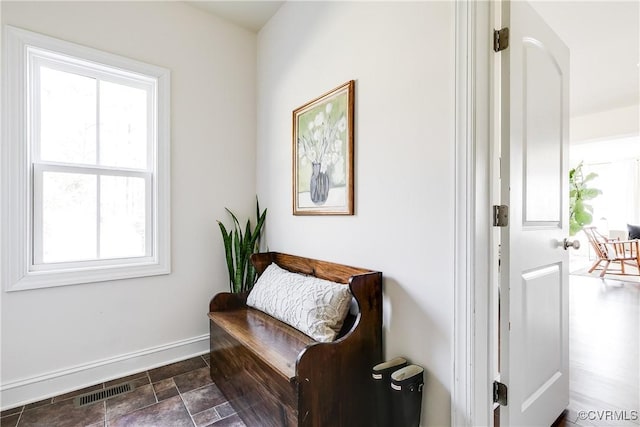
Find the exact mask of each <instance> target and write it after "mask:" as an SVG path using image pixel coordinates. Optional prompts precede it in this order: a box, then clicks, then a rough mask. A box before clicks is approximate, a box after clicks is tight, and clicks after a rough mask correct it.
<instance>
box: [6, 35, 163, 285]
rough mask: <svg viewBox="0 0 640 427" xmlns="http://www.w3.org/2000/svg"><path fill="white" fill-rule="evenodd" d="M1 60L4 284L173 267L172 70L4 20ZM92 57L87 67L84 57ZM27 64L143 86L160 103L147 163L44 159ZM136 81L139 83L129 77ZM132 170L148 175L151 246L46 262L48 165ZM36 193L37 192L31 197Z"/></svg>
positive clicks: (131, 274) (87, 279) (95, 278)
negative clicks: (132, 252)
mask: <svg viewBox="0 0 640 427" xmlns="http://www.w3.org/2000/svg"><path fill="white" fill-rule="evenodd" d="M3 30H4V34H3V44H4V46H3V64H2V71H3V72H2V106H3V108H2V111H3V116H2V122H3V127H2V130H3V133H2V144H1V147H0V166H1V167H2V172H1V175H0V180H1V182H0V189H1V190H2V199H1V204H2V206H1V209H0V216H1V221H0V233H1V235H2V244H1V249H0V250H1V254H0V256H1V260H2V268H1V273H2V280H3V282H4V288H5V290H6V291H19V290H26V289H36V288H46V287H52V286H63V285H73V284H80V283H91V282H101V281H110V280H117V279H128V278H135V277H143V276H153V275H160V274H169V273H170V272H171V260H170V218H169V215H170V202H169V196H170V195H169V189H170V179H169V178H170V177H169V173H170V158H169V156H170V147H169V138H170V130H169V120H170V116H169V102H170V101H169V95H170V72H169V70H167V69H165V68H161V67H157V66H155V65H150V64H145V63H142V62H139V61H135V60H132V59H128V58H124V57H121V56H117V55H113V54H109V53H106V52H102V51H98V50H95V49H91V48H88V47H85V46H81V45H77V44H74V43H69V42H66V41H62V40H58V39H55V38H52V37H48V36H44V35H41V34H37V33H33V32H30V31H26V30H23V29H19V28H15V27H11V26H8V25H6V26H4V29H3ZM87 62H89V63H90V66H89V67H87V66H84V65H83V64H87ZM30 63H34V64H35V63H46V64H47V66H48V67H49V66H51V68H55V69H58V70H63V71H64V70H72V69H74V67H79V69H82V74H83V75H88V73H89V74H92V73H93V75H94V76H96V77H99V78H100V79H102V80H105V81H111V82H117V81H122V82H126V84H127V85H129V86H133V85H142V86H144V87H145V89H146V90H147V92H148V93H149V97H150V103H149V104H150V105H152V106H153V105H154V104H155V105H156V107H157V108H156V109H155V111H153V112H152V114H150V117H151V118H150V121H151V123H150V126H149V128H150V129H151V130H152V135H150V138H151V139H152V143H151V144H150V146H151V148H152V149H151V150H148V154H147V156H148V157H147V168H146V169H144V170H142V169H140V170H138V169H130V170H126V171H124V172H123V169H125V168H110V167H106V166H96V165H86V167H85V165H80V166H79V165H77V164H74V165H65V164H64V163H59V162H43V161H41V159H39V158H37V153H39V150H34V149H33V144H34V142H35V141H37V140H38V138H33V135H34V132H35V131H36V126H34V124H33V123H30V120H29V117H30V108H31V103H32V102H33V100H32V99H31V98H30V96H31V95H30V94H31V93H32V91H33V89H34V88H33V87H31V84H32V82H34V81H37V79H33V78H30V75H29V73H30V65H29V64H30ZM132 82H135V83H132ZM82 170H84V171H85V173H91V174H93V175H98V176H135V177H142V178H144V180H145V188H146V195H147V203H146V205H147V206H148V207H150V208H151V209H150V212H147V215H146V217H147V219H146V221H147V224H146V230H147V233H146V236H145V238H146V245H145V247H146V250H147V253H146V254H145V256H142V257H131V258H118V259H99V260H94V261H78V262H65V263H50V264H43V263H41V262H39V261H41V260H39V259H37V257H38V255H37V253H39V252H38V245H41V239H40V240H39V239H37V238H34V234H35V233H37V232H39V231H38V230H37V229H36V230H35V232H34V227H36V228H37V227H38V224H39V221H38V218H37V215H39V214H40V212H41V207H39V206H38V203H34V199H35V200H38V199H37V195H38V194H39V192H40V191H41V188H40V186H39V185H38V183H39V182H41V177H42V173H43V172H45V171H59V172H71V171H73V172H74V173H78V172H80V173H82ZM34 193H35V197H34Z"/></svg>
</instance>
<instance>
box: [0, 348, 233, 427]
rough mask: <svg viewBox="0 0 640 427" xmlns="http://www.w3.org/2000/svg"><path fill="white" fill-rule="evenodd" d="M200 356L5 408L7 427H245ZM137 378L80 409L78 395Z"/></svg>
mask: <svg viewBox="0 0 640 427" xmlns="http://www.w3.org/2000/svg"><path fill="white" fill-rule="evenodd" d="M208 362H209V356H208V355H204V356H198V357H194V358H192V359H188V360H185V361H182V362H177V363H173V364H171V365H167V366H162V367H160V368H156V369H152V370H149V371H145V372H140V373H139V374H135V375H130V376H128V377H125V378H121V379H118V380H114V381H109V382H106V383H101V384H96V385H95V386H92V387H87V388H85V389H82V390H78V391H75V392H72V393H66V394H63V395H60V396H56V397H54V398H51V399H46V400H43V401H40V402H36V403H32V404H29V405H26V406H21V407H18V408H15V409H9V410H6V411H3V412H2V414H1V418H0V426H2V427H16V426H17V427H29V426H38V427H67V426H73V427H76V426H88V427H120V426H127V427H130V426H139V427H142V426H145V427H146V426H148V427H181V426H191V427H193V426H197V427H201V426H202V427H204V426H213V427H244V424H243V423H242V421H241V420H240V418H239V417H238V415H237V414H236V413H235V411H234V409H233V408H232V407H231V405H230V404H229V402H227V401H226V399H225V398H224V396H223V395H222V393H221V392H220V390H219V389H218V387H216V385H215V384H214V383H213V382H212V381H211V377H210V376H209V365H208ZM125 381H132V382H133V383H134V384H135V389H134V390H133V391H131V392H129V393H127V394H124V395H120V396H116V397H113V398H111V399H108V400H106V401H103V402H97V403H94V404H91V405H88V406H85V407H82V408H75V407H74V404H73V398H74V397H75V396H77V395H79V394H83V393H86V392H90V391H95V390H100V389H102V388H105V387H110V386H112V385H115V384H118V383H122V382H125Z"/></svg>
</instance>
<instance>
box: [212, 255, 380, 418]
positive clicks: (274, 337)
mask: <svg viewBox="0 0 640 427" xmlns="http://www.w3.org/2000/svg"><path fill="white" fill-rule="evenodd" d="M251 261H252V263H253V265H254V266H255V267H256V270H257V272H258V274H261V273H262V272H263V271H264V270H265V268H266V267H267V266H268V265H269V264H271V263H272V262H274V263H276V264H277V265H278V266H280V267H282V268H284V269H286V270H289V271H291V272H295V273H302V274H306V275H313V276H316V277H319V278H322V279H326V280H330V281H333V282H338V283H344V284H345V286H349V287H350V290H351V293H352V294H353V296H354V298H355V300H356V302H357V313H351V314H349V315H347V319H346V320H345V322H344V325H343V327H342V330H341V332H340V334H339V335H338V337H337V338H336V340H335V341H333V342H327V343H320V342H316V341H314V340H313V339H312V338H310V337H308V336H307V335H304V334H303V333H301V332H299V331H298V330H296V329H294V328H292V327H291V326H288V325H287V324H285V323H283V322H281V321H279V320H277V319H275V318H273V317H271V316H269V315H267V314H265V313H262V312H261V311H258V310H255V309H253V308H251V307H247V305H246V303H245V302H246V298H247V294H246V293H245V294H231V293H220V294H217V295H216V296H215V297H214V298H213V299H212V300H211V303H210V305H209V319H210V322H209V324H210V330H211V338H210V340H211V356H210V357H211V363H210V365H211V378H212V380H213V381H214V382H215V384H216V385H217V386H218V387H219V388H220V390H221V391H222V392H223V393H224V395H225V396H226V398H227V399H228V400H229V401H230V402H231V404H232V405H233V407H234V408H235V410H236V411H237V412H238V415H239V416H240V417H241V418H242V420H243V421H244V422H245V424H247V425H248V426H250V427H251V426H260V427H268V426H318V427H326V426H369V425H372V424H373V419H372V412H373V411H372V409H373V408H372V406H371V405H372V404H373V399H374V396H373V393H372V384H371V383H370V373H371V367H372V366H374V365H375V364H377V363H379V362H380V361H381V359H382V273H380V272H375V271H370V270H365V269H361V268H355V267H348V266H344V265H340V264H334V263H329V262H324V261H318V260H313V259H309V258H302V257H298V256H293V255H286V254H281V253H275V252H269V253H261V254H255V255H253V256H252V258H251Z"/></svg>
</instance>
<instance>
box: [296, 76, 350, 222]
mask: <svg viewBox="0 0 640 427" xmlns="http://www.w3.org/2000/svg"><path fill="white" fill-rule="evenodd" d="M352 90H353V86H352V82H349V83H347V84H345V85H343V86H341V87H340V88H337V89H335V90H334V91H332V92H330V93H329V94H327V95H324V96H322V97H320V98H318V99H317V100H314V101H312V102H310V103H309V104H307V105H305V106H303V107H301V108H300V109H298V110H296V111H294V150H295V158H294V161H295V162H296V164H295V165H294V181H295V183H294V184H295V191H294V199H295V200H294V213H296V214H305V213H307V214H308V213H321V214H326V213H331V214H351V213H352V209H350V205H351V204H352V203H351V202H350V200H352V194H351V192H352V189H351V186H352V183H351V182H350V181H351V164H352V159H351V153H352V146H353V145H352V144H353V141H352V134H353V132H352V129H351V126H350V124H351V123H350V121H351V120H350V118H352V116H353V109H352V108H350V107H352V105H353V102H352V98H350V95H351V96H352Z"/></svg>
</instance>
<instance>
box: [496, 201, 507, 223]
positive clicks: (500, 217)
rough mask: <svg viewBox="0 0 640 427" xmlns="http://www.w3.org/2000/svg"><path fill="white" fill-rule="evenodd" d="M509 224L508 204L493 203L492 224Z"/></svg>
mask: <svg viewBox="0 0 640 427" xmlns="http://www.w3.org/2000/svg"><path fill="white" fill-rule="evenodd" d="M507 225H509V206H506V205H493V226H494V227H506V226H507Z"/></svg>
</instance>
